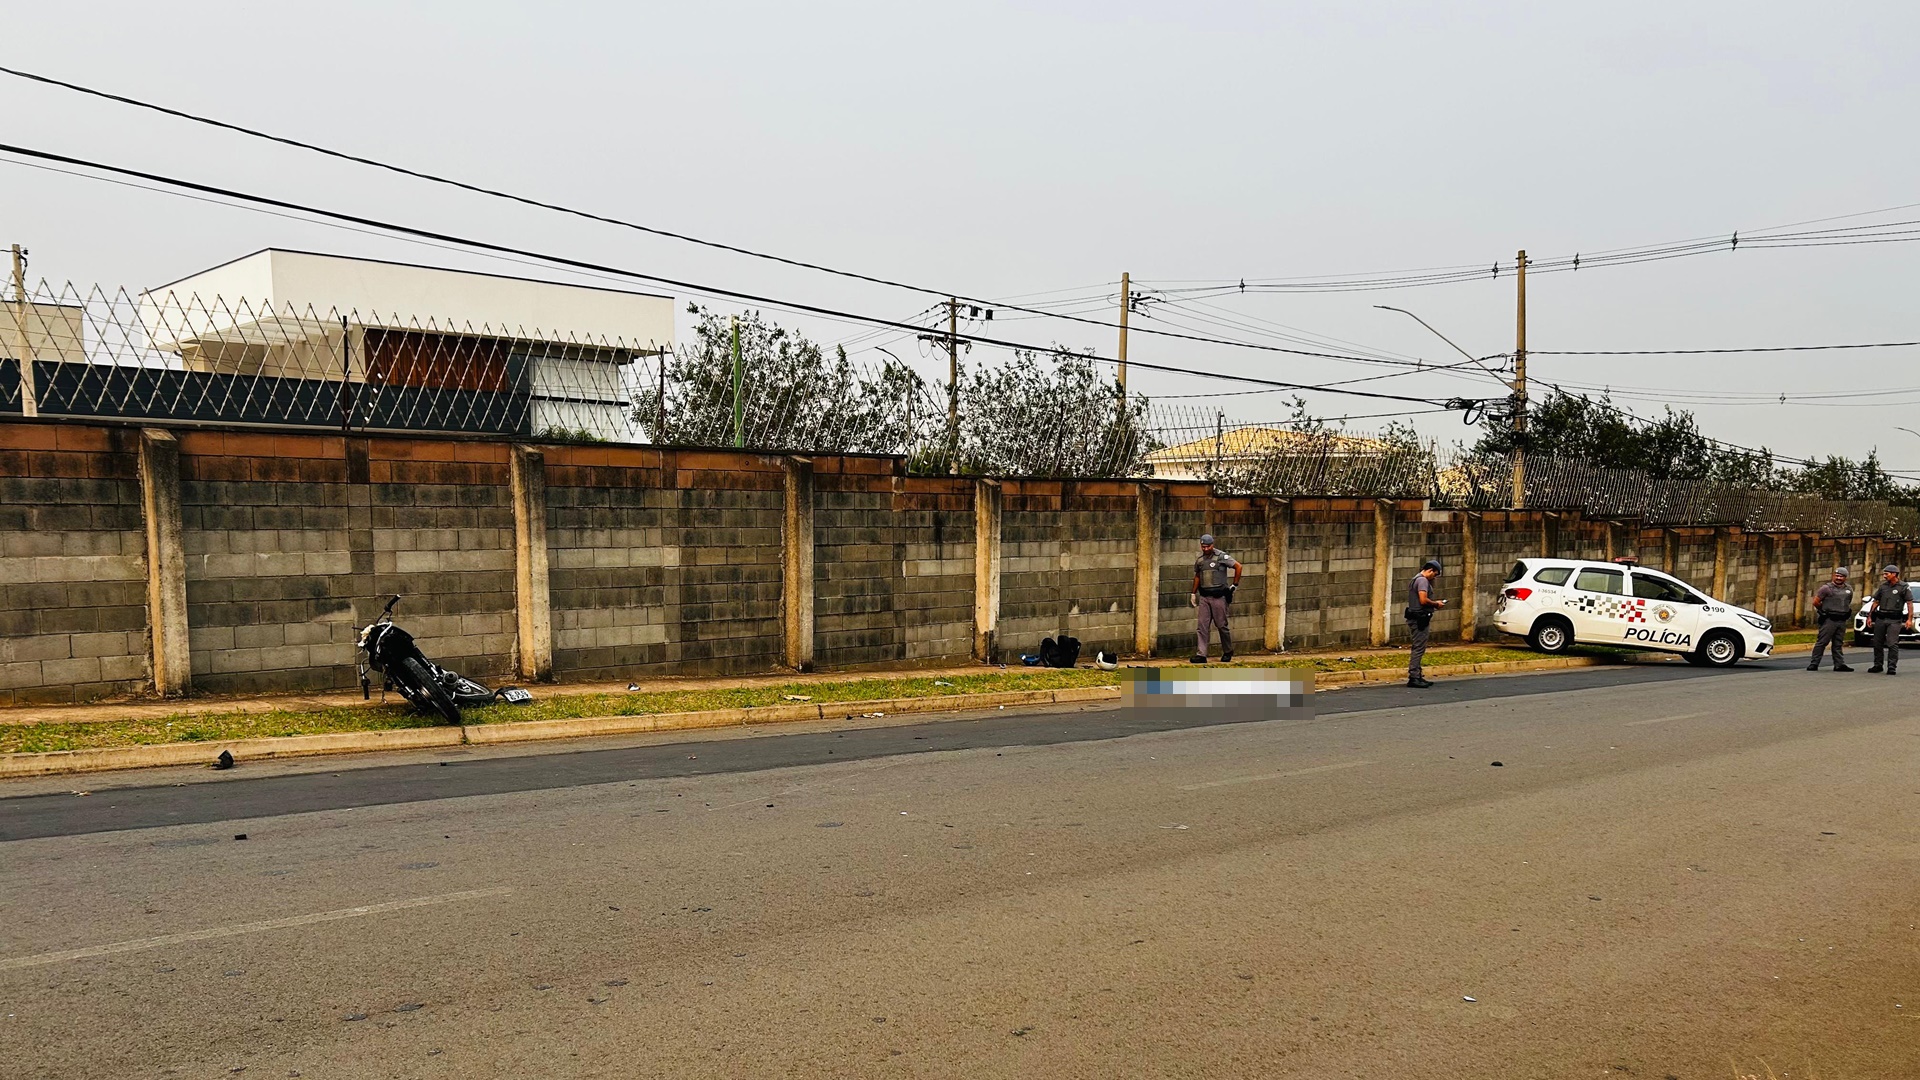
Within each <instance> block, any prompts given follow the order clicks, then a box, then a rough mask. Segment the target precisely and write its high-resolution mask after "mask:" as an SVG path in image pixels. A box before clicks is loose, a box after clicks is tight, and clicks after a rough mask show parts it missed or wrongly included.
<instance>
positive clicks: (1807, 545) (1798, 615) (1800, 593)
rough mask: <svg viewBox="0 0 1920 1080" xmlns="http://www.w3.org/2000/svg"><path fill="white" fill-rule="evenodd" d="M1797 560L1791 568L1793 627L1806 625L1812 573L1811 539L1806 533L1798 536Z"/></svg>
mask: <svg viewBox="0 0 1920 1080" xmlns="http://www.w3.org/2000/svg"><path fill="white" fill-rule="evenodd" d="M1799 541H1800V542H1799V544H1798V545H1797V546H1798V548H1799V558H1798V559H1797V560H1796V561H1795V563H1794V567H1793V625H1795V626H1805V625H1807V600H1808V599H1809V598H1810V597H1809V595H1808V591H1809V589H1810V587H1811V586H1812V584H1813V582H1812V581H1811V577H1812V573H1813V537H1811V536H1808V535H1807V534H1806V533H1801V534H1800V536H1799Z"/></svg>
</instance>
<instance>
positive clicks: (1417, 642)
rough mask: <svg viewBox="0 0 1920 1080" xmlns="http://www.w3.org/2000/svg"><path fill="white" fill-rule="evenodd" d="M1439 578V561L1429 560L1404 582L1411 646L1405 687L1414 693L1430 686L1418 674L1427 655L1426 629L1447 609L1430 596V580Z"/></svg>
mask: <svg viewBox="0 0 1920 1080" xmlns="http://www.w3.org/2000/svg"><path fill="white" fill-rule="evenodd" d="M1439 576H1440V560H1439V559H1428V560H1427V561H1426V562H1424V563H1422V564H1421V566H1420V572H1419V573H1417V574H1415V575H1413V580H1412V581H1409V582H1407V610H1406V611H1405V613H1404V614H1405V615H1406V619H1407V638H1408V639H1409V640H1410V641H1411V642H1412V643H1413V653H1412V655H1410V656H1408V657H1407V685H1408V686H1411V687H1413V688H1414V689H1416V690H1425V689H1426V688H1427V687H1429V686H1432V685H1433V684H1432V683H1430V682H1428V681H1427V677H1426V675H1425V674H1424V673H1423V672H1422V671H1421V670H1420V661H1421V660H1422V659H1424V658H1425V657H1426V655H1427V628H1428V627H1430V626H1432V625H1433V613H1434V612H1436V611H1439V610H1440V609H1441V608H1443V607H1446V606H1447V602H1446V601H1445V600H1436V599H1434V596H1433V579H1434V578H1437V577H1439Z"/></svg>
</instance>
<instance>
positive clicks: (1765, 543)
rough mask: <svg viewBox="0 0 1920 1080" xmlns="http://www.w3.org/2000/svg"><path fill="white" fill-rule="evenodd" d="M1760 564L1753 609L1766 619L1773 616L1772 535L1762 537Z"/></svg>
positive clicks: (1756, 574)
mask: <svg viewBox="0 0 1920 1080" xmlns="http://www.w3.org/2000/svg"><path fill="white" fill-rule="evenodd" d="M1759 559H1760V565H1759V567H1758V568H1757V569H1756V571H1755V573H1754V582H1753V610H1755V611H1757V612H1759V613H1760V616H1761V617H1762V618H1765V619H1771V618H1773V611H1772V610H1771V609H1772V607H1773V559H1774V543H1773V537H1772V536H1770V535H1762V536H1761V537H1760V554H1759Z"/></svg>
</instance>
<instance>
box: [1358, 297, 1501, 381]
mask: <svg viewBox="0 0 1920 1080" xmlns="http://www.w3.org/2000/svg"><path fill="white" fill-rule="evenodd" d="M1373 306H1374V307H1377V308H1379V309H1380V310H1381V311H1397V312H1399V313H1400V314H1402V315H1405V316H1406V317H1407V318H1409V319H1412V320H1413V321H1414V322H1417V323H1419V324H1420V325H1421V326H1424V327H1426V328H1427V332H1428V333H1430V334H1432V335H1433V336H1434V337H1437V338H1439V339H1440V340H1441V341H1444V342H1446V343H1447V344H1448V345H1449V346H1452V348H1453V351H1454V352H1457V353H1459V354H1460V355H1461V356H1464V357H1466V358H1467V359H1468V360H1470V361H1472V362H1473V363H1474V364H1476V365H1478V366H1479V368H1480V370H1481V371H1484V372H1486V373H1487V374H1489V375H1491V376H1493V377H1494V378H1496V379H1499V380H1500V381H1501V382H1503V383H1504V382H1506V381H1507V379H1506V376H1504V375H1502V374H1500V373H1499V372H1497V371H1495V370H1493V369H1492V368H1490V367H1488V366H1487V365H1486V363H1485V362H1484V361H1482V360H1481V359H1480V358H1479V357H1477V356H1475V355H1473V354H1472V353H1470V352H1468V351H1467V350H1465V349H1463V348H1461V347H1460V346H1458V345H1454V343H1453V339H1452V338H1450V337H1448V336H1447V335H1445V334H1443V333H1441V332H1440V331H1438V330H1435V329H1434V328H1433V324H1432V323H1430V322H1428V321H1427V320H1425V319H1423V318H1421V317H1420V316H1418V315H1415V314H1414V313H1413V312H1411V311H1408V310H1407V309H1406V308H1397V307H1391V306H1389V305H1386V304H1375V305H1373Z"/></svg>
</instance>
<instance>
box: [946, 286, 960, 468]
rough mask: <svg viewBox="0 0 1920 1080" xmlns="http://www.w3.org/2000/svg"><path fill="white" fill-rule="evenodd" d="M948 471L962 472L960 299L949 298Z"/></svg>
mask: <svg viewBox="0 0 1920 1080" xmlns="http://www.w3.org/2000/svg"><path fill="white" fill-rule="evenodd" d="M947 472H949V473H952V474H955V475H958V474H959V472H960V301H959V300H958V299H957V298H953V297H949V298H948V299H947Z"/></svg>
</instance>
